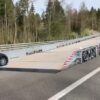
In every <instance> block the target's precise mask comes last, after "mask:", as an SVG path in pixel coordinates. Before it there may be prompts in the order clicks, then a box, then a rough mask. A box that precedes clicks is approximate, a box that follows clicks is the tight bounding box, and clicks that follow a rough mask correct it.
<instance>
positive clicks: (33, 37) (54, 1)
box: [0, 0, 100, 44]
mask: <svg viewBox="0 0 100 100" xmlns="http://www.w3.org/2000/svg"><path fill="white" fill-rule="evenodd" d="M41 2H42V1H41ZM93 30H95V31H100V9H99V8H98V9H95V8H93V7H91V10H88V9H87V7H86V5H85V3H84V2H82V3H81V5H80V9H79V10H78V11H77V10H76V9H73V8H72V6H71V5H67V6H66V8H63V4H62V2H61V1H59V0H48V3H47V6H46V11H43V13H42V15H40V14H38V13H36V12H35V8H34V1H33V2H30V0H19V1H18V2H17V3H16V4H15V5H14V4H13V1H12V0H0V44H11V43H23V42H38V41H50V40H62V39H72V38H77V37H80V36H86V35H89V34H92V31H93Z"/></svg>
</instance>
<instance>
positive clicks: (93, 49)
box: [90, 48, 96, 59]
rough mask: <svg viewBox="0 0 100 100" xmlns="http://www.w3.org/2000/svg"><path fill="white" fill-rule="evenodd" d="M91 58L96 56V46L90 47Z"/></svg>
mask: <svg viewBox="0 0 100 100" xmlns="http://www.w3.org/2000/svg"><path fill="white" fill-rule="evenodd" d="M90 51H91V59H93V58H95V57H96V48H91V50H90Z"/></svg>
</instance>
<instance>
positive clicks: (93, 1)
mask: <svg viewBox="0 0 100 100" xmlns="http://www.w3.org/2000/svg"><path fill="white" fill-rule="evenodd" d="M14 1H15V2H16V1H18V0H14ZM31 1H32V0H31ZM33 1H35V3H34V6H35V11H36V12H37V13H40V14H41V13H42V12H43V11H44V10H45V7H46V5H47V1H48V0H33ZM81 2H85V4H86V6H87V7H88V9H90V8H91V7H92V6H93V7H94V8H96V9H97V8H100V0H65V2H64V4H65V5H67V4H72V7H73V8H76V9H79V8H80V4H81Z"/></svg>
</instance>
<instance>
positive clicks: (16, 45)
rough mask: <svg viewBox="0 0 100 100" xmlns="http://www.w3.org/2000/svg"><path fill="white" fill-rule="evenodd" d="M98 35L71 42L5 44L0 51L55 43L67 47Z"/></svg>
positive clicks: (0, 47) (0, 46)
mask: <svg viewBox="0 0 100 100" xmlns="http://www.w3.org/2000/svg"><path fill="white" fill-rule="evenodd" d="M98 35H99V34H96V35H91V36H87V37H83V38H77V39H73V40H58V41H47V42H31V43H18V44H5V45H0V51H1V52H3V51H9V50H17V49H25V48H30V47H35V46H40V45H49V44H56V43H61V45H59V46H58V47H60V46H63V45H62V43H63V44H66V45H69V44H72V43H75V42H79V41H84V40H86V39H90V38H93V37H96V36H98Z"/></svg>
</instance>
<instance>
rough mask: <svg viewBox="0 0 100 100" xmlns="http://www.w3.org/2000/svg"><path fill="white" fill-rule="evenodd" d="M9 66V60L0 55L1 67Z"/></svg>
mask: <svg viewBox="0 0 100 100" xmlns="http://www.w3.org/2000/svg"><path fill="white" fill-rule="evenodd" d="M7 64H8V58H7V57H6V56H5V55H3V54H0V66H5V65H7Z"/></svg>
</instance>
